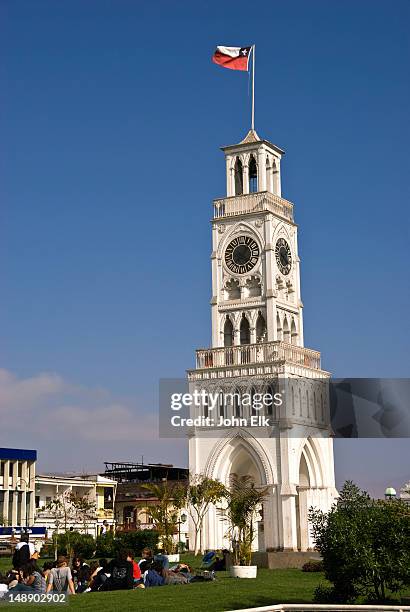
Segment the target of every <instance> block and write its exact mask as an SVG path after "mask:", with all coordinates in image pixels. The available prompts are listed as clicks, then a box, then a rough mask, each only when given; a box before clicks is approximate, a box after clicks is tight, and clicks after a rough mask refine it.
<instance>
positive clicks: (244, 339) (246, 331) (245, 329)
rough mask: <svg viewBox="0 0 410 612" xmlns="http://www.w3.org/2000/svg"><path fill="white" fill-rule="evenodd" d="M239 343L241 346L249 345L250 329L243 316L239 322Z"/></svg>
mask: <svg viewBox="0 0 410 612" xmlns="http://www.w3.org/2000/svg"><path fill="white" fill-rule="evenodd" d="M240 341H241V344H250V343H251V329H250V325H249V321H248V319H247V318H246V316H245V314H243V315H242V320H241V326H240Z"/></svg>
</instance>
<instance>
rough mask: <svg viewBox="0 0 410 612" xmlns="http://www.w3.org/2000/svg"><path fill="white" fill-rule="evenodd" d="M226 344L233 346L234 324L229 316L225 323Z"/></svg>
mask: <svg viewBox="0 0 410 612" xmlns="http://www.w3.org/2000/svg"><path fill="white" fill-rule="evenodd" d="M224 346H233V324H232V321H231V319H230V318H229V316H227V317H226V320H225V325H224Z"/></svg>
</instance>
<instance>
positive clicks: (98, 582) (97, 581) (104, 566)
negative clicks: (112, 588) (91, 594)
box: [86, 558, 111, 591]
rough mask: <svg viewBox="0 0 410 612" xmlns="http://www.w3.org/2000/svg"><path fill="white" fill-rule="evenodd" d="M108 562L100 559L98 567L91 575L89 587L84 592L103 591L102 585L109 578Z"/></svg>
mask: <svg viewBox="0 0 410 612" xmlns="http://www.w3.org/2000/svg"><path fill="white" fill-rule="evenodd" d="M108 565H109V564H108V561H107V559H104V558H103V559H100V560H99V561H98V567H97V568H96V570H95V571H94V572H93V573H92V574H91V578H90V585H89V587H88V589H86V591H102V590H104V585H105V583H106V582H107V580H108V579H109V578H110V576H111V574H110V572H109V569H108Z"/></svg>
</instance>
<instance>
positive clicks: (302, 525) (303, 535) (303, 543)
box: [299, 488, 309, 551]
mask: <svg viewBox="0 0 410 612" xmlns="http://www.w3.org/2000/svg"><path fill="white" fill-rule="evenodd" d="M308 495H309V491H308V489H306V488H299V529H300V550H302V551H306V550H308V548H309V528H308Z"/></svg>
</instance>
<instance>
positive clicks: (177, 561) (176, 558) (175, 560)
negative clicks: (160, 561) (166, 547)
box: [167, 553, 179, 563]
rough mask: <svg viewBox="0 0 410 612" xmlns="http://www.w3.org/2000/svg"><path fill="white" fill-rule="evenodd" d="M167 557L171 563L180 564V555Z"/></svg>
mask: <svg viewBox="0 0 410 612" xmlns="http://www.w3.org/2000/svg"><path fill="white" fill-rule="evenodd" d="M167 557H168V561H169V562H170V563H179V553H177V554H175V555H167Z"/></svg>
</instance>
